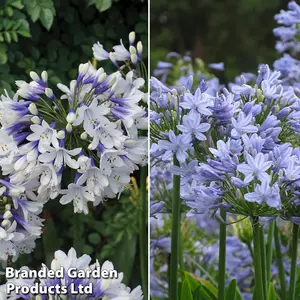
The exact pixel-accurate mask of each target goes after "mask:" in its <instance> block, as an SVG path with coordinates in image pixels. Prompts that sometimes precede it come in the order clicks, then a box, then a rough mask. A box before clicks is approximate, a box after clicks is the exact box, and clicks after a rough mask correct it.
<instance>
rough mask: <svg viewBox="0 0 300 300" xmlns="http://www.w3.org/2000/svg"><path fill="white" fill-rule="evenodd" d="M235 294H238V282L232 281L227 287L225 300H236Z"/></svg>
mask: <svg viewBox="0 0 300 300" xmlns="http://www.w3.org/2000/svg"><path fill="white" fill-rule="evenodd" d="M235 294H236V280H235V279H232V280H231V282H230V283H229V285H228V287H227V290H226V294H225V299H226V300H235V298H236V297H235Z"/></svg>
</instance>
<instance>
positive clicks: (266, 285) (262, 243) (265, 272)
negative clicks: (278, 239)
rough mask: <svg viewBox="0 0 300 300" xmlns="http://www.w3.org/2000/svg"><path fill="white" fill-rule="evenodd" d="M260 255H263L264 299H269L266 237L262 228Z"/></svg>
mask: <svg viewBox="0 0 300 300" xmlns="http://www.w3.org/2000/svg"><path fill="white" fill-rule="evenodd" d="M260 255H261V267H262V279H263V281H262V282H263V289H264V297H265V299H267V296H268V277H267V261H266V242H265V236H264V228H263V226H261V227H260Z"/></svg>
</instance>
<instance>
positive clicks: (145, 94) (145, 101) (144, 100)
mask: <svg viewBox="0 0 300 300" xmlns="http://www.w3.org/2000/svg"><path fill="white" fill-rule="evenodd" d="M142 101H143V102H144V103H148V101H149V94H148V93H144V96H143V98H142Z"/></svg>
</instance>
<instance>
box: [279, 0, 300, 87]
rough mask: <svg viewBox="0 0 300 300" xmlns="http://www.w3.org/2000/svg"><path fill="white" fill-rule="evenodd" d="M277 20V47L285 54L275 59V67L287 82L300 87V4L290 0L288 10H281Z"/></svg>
mask: <svg viewBox="0 0 300 300" xmlns="http://www.w3.org/2000/svg"><path fill="white" fill-rule="evenodd" d="M275 20H276V21H277V23H278V24H279V25H280V27H277V28H275V29H274V34H275V36H276V37H277V38H278V39H279V40H278V41H277V44H276V49H277V51H278V52H280V53H284V54H283V57H281V58H280V59H278V60H276V61H275V63H274V68H275V69H276V70H279V71H280V72H281V73H282V76H283V80H284V81H285V82H288V83H290V84H293V85H294V86H296V87H298V88H299V81H300V73H299V66H300V61H299V60H298V59H297V54H298V53H299V52H300V43H299V36H300V28H299V24H300V6H299V5H298V4H297V3H296V2H295V1H291V2H289V4H288V10H287V11H285V10H281V11H280V13H279V14H277V15H276V16H275Z"/></svg>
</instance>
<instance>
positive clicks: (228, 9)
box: [150, 0, 287, 82]
mask: <svg viewBox="0 0 300 300" xmlns="http://www.w3.org/2000/svg"><path fill="white" fill-rule="evenodd" d="M286 6H287V1H284V0H265V1H260V0H201V1H199V0H186V1H181V0H174V1H172V2H170V1H168V0H159V1H156V0H152V1H151V14H150V22H151V70H152V71H153V69H154V68H155V67H156V65H157V62H158V61H160V60H164V58H165V56H166V54H167V53H168V52H170V51H175V52H178V53H180V54H182V55H183V54H185V52H187V51H190V53H191V55H192V57H198V58H201V59H203V61H204V62H205V63H215V62H224V64H225V71H224V74H223V75H224V78H222V79H223V80H224V81H225V82H226V81H230V80H232V79H233V78H234V77H235V76H237V75H239V74H240V73H241V72H256V70H257V66H258V64H259V63H267V64H269V65H272V63H273V62H274V60H275V59H276V58H277V57H279V55H278V54H277V53H276V50H275V37H274V36H273V33H272V30H273V28H274V27H276V23H275V21H274V15H275V14H277V13H278V12H279V11H280V9H283V8H284V9H286ZM151 73H152V72H151ZM221 77H222V76H221Z"/></svg>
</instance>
